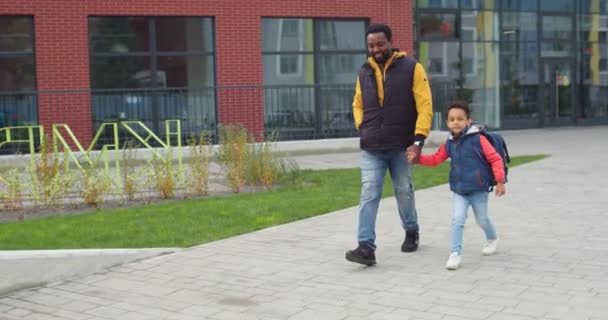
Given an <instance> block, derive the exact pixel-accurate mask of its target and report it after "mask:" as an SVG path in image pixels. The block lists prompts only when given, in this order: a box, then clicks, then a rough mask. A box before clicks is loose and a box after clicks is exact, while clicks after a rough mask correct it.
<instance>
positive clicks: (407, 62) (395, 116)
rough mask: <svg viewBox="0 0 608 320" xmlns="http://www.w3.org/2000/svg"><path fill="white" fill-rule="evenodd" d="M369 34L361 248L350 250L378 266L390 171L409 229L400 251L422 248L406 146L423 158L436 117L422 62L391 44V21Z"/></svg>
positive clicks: (357, 103)
mask: <svg viewBox="0 0 608 320" xmlns="http://www.w3.org/2000/svg"><path fill="white" fill-rule="evenodd" d="M365 36H366V39H367V48H368V52H369V58H368V59H367V62H366V63H365V64H363V66H362V67H361V70H360V71H359V77H358V78H357V84H356V89H355V97H354V101H353V115H354V118H355V126H356V127H357V129H358V130H359V133H360V148H361V198H360V203H359V230H358V240H359V246H358V247H357V248H356V249H354V250H350V251H348V252H347V253H346V259H347V260H348V261H352V262H356V263H360V264H364V265H368V266H371V265H374V264H376V256H375V253H374V251H375V250H376V245H375V240H376V232H375V228H376V215H377V213H378V204H379V202H380V197H381V195H382V186H383V185H384V176H385V175H386V170H387V169H388V171H389V172H390V175H391V180H392V182H393V189H394V190H395V198H396V200H397V206H398V208H399V216H400V217H401V222H402V226H403V229H404V230H405V240H404V241H403V244H402V245H401V251H403V252H412V251H416V249H418V237H419V236H418V217H417V213H416V208H415V199H414V188H413V186H412V169H411V166H410V164H409V163H408V161H407V156H406V149H407V151H408V152H413V153H415V155H416V156H417V157H419V156H420V152H421V149H422V146H423V145H424V140H425V139H426V137H427V136H428V134H429V131H430V128H431V120H432V117H433V115H432V102H431V88H430V86H429V83H428V81H427V78H426V73H425V71H424V69H423V68H422V65H420V64H419V63H417V62H416V60H414V59H413V58H410V57H408V56H407V55H406V54H405V52H401V51H399V49H393V48H392V32H391V29H390V28H389V27H388V26H387V25H382V24H372V25H370V26H369V28H368V29H367V32H366V33H365Z"/></svg>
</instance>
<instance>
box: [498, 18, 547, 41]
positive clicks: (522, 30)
mask: <svg viewBox="0 0 608 320" xmlns="http://www.w3.org/2000/svg"><path fill="white" fill-rule="evenodd" d="M536 21H537V20H536V14H535V13H528V12H505V13H503V15H502V30H501V31H502V39H503V40H506V41H536V40H537V38H538V36H537V30H536V28H537V27H536Z"/></svg>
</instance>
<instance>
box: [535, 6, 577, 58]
mask: <svg viewBox="0 0 608 320" xmlns="http://www.w3.org/2000/svg"><path fill="white" fill-rule="evenodd" d="M542 22H543V24H542V26H543V29H542V35H543V41H542V45H541V55H542V56H543V57H564V56H569V55H571V52H572V51H571V47H572V43H571V42H572V34H573V32H572V18H571V17H569V16H543V20H542Z"/></svg>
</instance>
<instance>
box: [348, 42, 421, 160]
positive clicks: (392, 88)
mask: <svg viewBox="0 0 608 320" xmlns="http://www.w3.org/2000/svg"><path fill="white" fill-rule="evenodd" d="M432 110H433V108H432V97H431V87H430V85H429V82H428V79H427V77H426V73H425V71H424V69H423V67H422V65H420V63H418V62H417V61H416V60H414V59H413V58H411V57H408V56H407V55H406V54H405V52H401V51H398V50H394V51H393V54H392V55H391V57H390V58H389V59H388V60H387V61H386V62H385V63H384V66H383V68H381V67H380V66H379V65H378V63H376V61H375V60H374V58H372V57H369V58H368V60H367V63H365V64H364V65H363V66H362V67H361V70H360V71H359V77H358V78H357V84H356V89H355V97H354V101H353V115H354V118H355V126H356V127H357V129H359V133H360V137H361V139H360V145H361V149H362V150H389V149H405V148H407V147H408V146H410V145H411V144H412V143H413V142H414V141H418V140H421V141H424V139H425V138H426V137H427V136H428V135H429V132H430V128H431V120H432V118H433V111H432Z"/></svg>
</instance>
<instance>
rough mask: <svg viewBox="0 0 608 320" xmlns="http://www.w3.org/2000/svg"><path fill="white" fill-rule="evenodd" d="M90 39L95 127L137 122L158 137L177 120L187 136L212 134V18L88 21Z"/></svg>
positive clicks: (139, 18)
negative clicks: (119, 121)
mask: <svg viewBox="0 0 608 320" xmlns="http://www.w3.org/2000/svg"><path fill="white" fill-rule="evenodd" d="M89 39H90V42H89V46H90V51H91V56H90V67H91V68H90V70H91V88H92V89H93V90H94V91H93V93H92V95H91V105H92V113H93V120H94V123H95V127H98V126H99V125H100V124H101V123H102V122H104V121H116V119H128V120H138V121H142V122H143V123H144V124H145V125H146V126H148V127H149V128H150V129H152V130H153V132H155V133H156V134H159V135H161V136H162V135H163V134H164V131H163V130H164V129H163V128H164V120H167V119H180V120H182V132H183V133H184V134H185V135H186V136H187V135H190V134H195V135H198V134H200V133H201V132H203V131H204V132H206V133H207V134H209V135H213V134H214V128H215V122H216V120H215V114H216V112H215V89H214V88H213V86H214V85H215V83H214V73H215V67H214V62H213V60H214V59H213V55H214V44H213V20H212V19H211V18H202V17H90V18H89ZM150 39H152V41H150Z"/></svg>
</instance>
